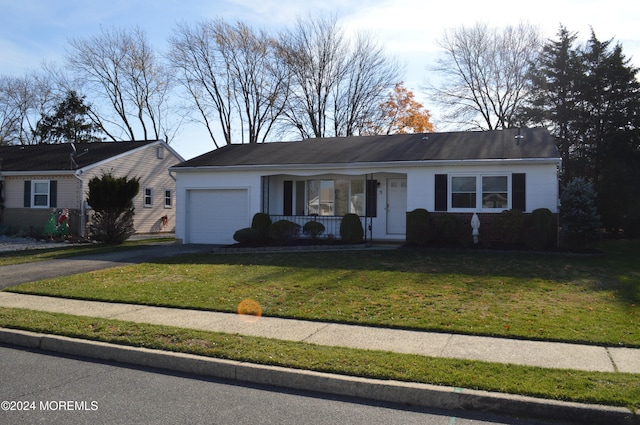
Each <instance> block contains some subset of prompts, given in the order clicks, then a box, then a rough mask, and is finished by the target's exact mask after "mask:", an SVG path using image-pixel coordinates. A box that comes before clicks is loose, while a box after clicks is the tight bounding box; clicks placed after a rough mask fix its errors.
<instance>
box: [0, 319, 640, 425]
mask: <svg viewBox="0 0 640 425" xmlns="http://www.w3.org/2000/svg"><path fill="white" fill-rule="evenodd" d="M0 343H5V344H10V345H17V346H22V347H28V348H33V349H41V350H44V351H50V352H54V353H60V354H72V355H77V356H82V357H88V358H92V359H99V360H105V361H116V362H121V363H126V364H131V365H136V366H145V367H153V368H158V369H165V370H171V371H174V372H182V373H189V374H195V375H201V376H208V377H215V378H221V379H231V380H237V381H241V382H247V383H253V384H265V385H273V386H277V387H284V388H289V389H295V390H310V391H317V392H320V393H325V394H332V395H339V396H347V397H357V398H362V399H367V400H373V401H380V402H389V403H397V404H402V405H410V406H417V407H427V408H438V409H451V410H465V411H482V412H492V413H498V414H506V415H512V416H521V417H527V418H532V419H533V418H534V419H545V420H564V421H570V422H577V423H590V424H612V423H615V424H636V425H637V424H640V421H639V419H638V417H637V416H635V415H634V414H633V412H631V411H630V410H629V409H627V408H622V407H612V406H603V405H588V404H581V403H573V402H563V401H556V400H545V399H537V398H534V397H526V396H518V395H510V394H502V393H494V392H488V391H477V390H468V389H462V388H454V387H444V386H435V385H428V384H418V383H411V382H400V381H391V380H389V381H384V380H377V379H369V378H359V377H350V376H344V375H336V374H330V373H323V372H313V371H307V370H298V369H289V368H284V367H278V366H266V365H259V364H253V363H245V362H239V361H233V360H222V359H215V358H210V357H204V356H197V355H192V354H185V353H175V352H169V351H161V350H152V349H148V348H140V347H130V346H123V345H115V344H108V343H104V342H98V341H89V340H83V339H77V338H69V337H65V336H59V335H51V334H42V333H35V332H29V331H21V330H13V329H5V328H0Z"/></svg>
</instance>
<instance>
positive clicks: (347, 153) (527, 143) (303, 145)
mask: <svg viewBox="0 0 640 425" xmlns="http://www.w3.org/2000/svg"><path fill="white" fill-rule="evenodd" d="M519 134H520V135H521V136H522V137H521V138H520V137H517V136H518V135H519ZM559 157H560V155H559V154H558V150H557V148H556V146H555V143H554V140H553V137H552V136H551V135H550V134H549V132H548V131H547V130H546V129H543V128H535V129H521V130H518V129H508V130H495V131H470V132H450V133H424V134H398V135H392V136H354V137H335V138H323V139H306V140H303V141H300V142H277V143H262V144H252V145H249V144H231V145H227V146H224V147H222V148H220V149H216V150H214V151H211V152H208V153H206V154H203V155H200V156H198V157H196V158H193V159H191V160H189V161H186V162H183V163H181V164H179V165H177V166H176V167H212V166H251V165H294V164H301V165H302V164H309V165H312V164H345V163H384V162H394V161H430V160H431V161H438V160H477V159H522V158H525V159H526V158H559Z"/></svg>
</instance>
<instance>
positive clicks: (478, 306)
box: [10, 241, 640, 347]
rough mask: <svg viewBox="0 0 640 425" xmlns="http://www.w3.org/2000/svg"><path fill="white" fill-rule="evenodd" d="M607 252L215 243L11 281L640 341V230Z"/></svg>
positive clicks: (358, 319) (98, 296)
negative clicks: (267, 249)
mask: <svg viewBox="0 0 640 425" xmlns="http://www.w3.org/2000/svg"><path fill="white" fill-rule="evenodd" d="M601 249H602V250H603V251H604V254H603V255H598V256H578V255H565V254H539V253H524V252H510V253H506V252H475V251H474V252H472V251H447V250H393V251H376V250H365V251H346V252H297V253H255V254H233V255H231V254H229V255H218V254H207V255H188V256H180V257H175V258H172V259H168V260H165V261H160V262H155V263H146V264H141V265H133V266H127V267H119V268H113V269H107V270H101V271H96V272H93V273H87V274H82V275H75V276H68V277H64V278H59V279H51V280H46V281H40V282H34V283H29V284H24V285H20V286H18V287H13V288H10V290H11V291H15V292H22V293H30V294H40V295H51V296H59V297H71V298H83V299H92V300H104V301H113V302H127V303H136V304H147V305H160V306H170V307H180V308H195V309H205V310H216V311H227V312H234V311H236V309H237V306H238V304H239V303H240V302H241V301H242V300H245V299H253V300H256V301H257V302H259V304H260V305H261V307H262V313H263V314H264V315H266V316H274V317H286V318H301V319H307V320H319V321H331V322H340V323H352V324H361V325H372V326H386V327H397V328H408V329H418V330H429V331H445V332H455V333H464V334H474V335H492V336H503V337H511V338H523V339H539V340H550V341H569V342H577V343H589V344H602V345H614V346H620V345H624V346H629V347H640V307H639V305H640V304H639V302H640V270H639V269H640V267H639V266H638V264H640V261H638V260H640V241H631V242H630V241H614V242H608V243H604V244H602V246H601Z"/></svg>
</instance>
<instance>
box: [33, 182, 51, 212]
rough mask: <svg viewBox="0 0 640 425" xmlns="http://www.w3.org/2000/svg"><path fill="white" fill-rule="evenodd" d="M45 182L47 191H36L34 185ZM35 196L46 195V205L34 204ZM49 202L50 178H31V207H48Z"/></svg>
mask: <svg viewBox="0 0 640 425" xmlns="http://www.w3.org/2000/svg"><path fill="white" fill-rule="evenodd" d="M43 183H45V184H46V185H47V192H46V193H42V192H36V185H38V184H43ZM36 196H46V197H47V203H46V205H36ZM49 204H51V180H31V208H49Z"/></svg>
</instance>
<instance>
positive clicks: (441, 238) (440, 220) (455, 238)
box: [435, 213, 471, 246]
mask: <svg viewBox="0 0 640 425" xmlns="http://www.w3.org/2000/svg"><path fill="white" fill-rule="evenodd" d="M435 228H436V232H435V240H436V241H437V242H439V243H441V244H444V245H447V246H465V245H467V243H468V241H467V243H465V225H464V223H463V222H462V220H461V219H459V218H458V217H456V216H455V215H453V214H448V213H443V214H438V215H437V216H436V218H435ZM468 233H469V238H470V237H471V231H469V232H468ZM467 239H468V238H467Z"/></svg>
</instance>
